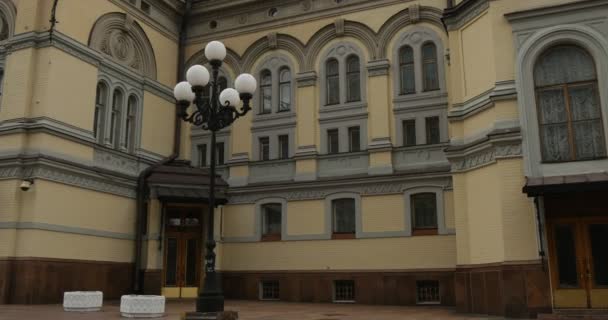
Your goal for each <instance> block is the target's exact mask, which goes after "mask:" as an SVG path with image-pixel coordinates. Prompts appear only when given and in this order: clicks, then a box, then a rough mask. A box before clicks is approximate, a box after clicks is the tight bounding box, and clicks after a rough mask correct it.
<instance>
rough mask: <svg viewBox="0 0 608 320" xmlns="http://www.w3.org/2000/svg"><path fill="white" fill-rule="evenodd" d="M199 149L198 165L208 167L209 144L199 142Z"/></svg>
mask: <svg viewBox="0 0 608 320" xmlns="http://www.w3.org/2000/svg"><path fill="white" fill-rule="evenodd" d="M197 149H198V166H199V167H206V166H207V145H206V144H199V145H198V147H197Z"/></svg>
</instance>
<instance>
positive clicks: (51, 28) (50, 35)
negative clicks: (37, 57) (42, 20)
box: [49, 0, 59, 43]
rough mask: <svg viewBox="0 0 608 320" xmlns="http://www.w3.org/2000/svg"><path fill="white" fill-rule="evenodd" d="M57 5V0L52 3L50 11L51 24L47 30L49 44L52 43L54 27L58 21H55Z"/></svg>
mask: <svg viewBox="0 0 608 320" xmlns="http://www.w3.org/2000/svg"><path fill="white" fill-rule="evenodd" d="M58 3H59V0H55V1H54V2H53V8H52V9H51V20H49V22H50V23H51V27H50V28H49V42H51V43H53V33H54V32H55V25H56V24H58V23H59V21H57V4H58Z"/></svg>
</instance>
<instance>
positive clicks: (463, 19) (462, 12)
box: [443, 0, 491, 31]
mask: <svg viewBox="0 0 608 320" xmlns="http://www.w3.org/2000/svg"><path fill="white" fill-rule="evenodd" d="M490 1H491V0H465V1H461V2H460V3H459V4H458V5H457V6H455V7H452V8H448V9H446V10H445V11H444V15H443V21H444V22H445V25H446V28H447V30H448V31H452V30H458V29H460V28H461V27H462V26H464V25H465V24H467V23H469V22H470V21H472V20H473V19H475V18H476V17H478V16H479V15H481V14H482V13H483V12H484V11H486V10H487V9H488V8H489V7H490Z"/></svg>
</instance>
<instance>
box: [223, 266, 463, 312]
mask: <svg viewBox="0 0 608 320" xmlns="http://www.w3.org/2000/svg"><path fill="white" fill-rule="evenodd" d="M336 280H352V281H353V282H354V286H355V302H356V303H361V304H377V305H416V303H417V299H416V298H417V297H416V287H417V282H418V281H427V280H433V281H438V282H439V288H440V289H439V295H440V304H441V305H445V306H453V305H454V303H455V298H454V272H453V271H452V270H450V271H433V270H429V271H415V272H405V271H404V272H395V271H383V270H379V271H353V272H290V271H284V272H223V273H222V281H223V285H224V295H225V297H226V299H246V300H258V299H259V298H260V283H261V281H278V282H279V287H280V290H279V294H280V299H279V300H281V301H289V302H320V303H330V302H333V300H334V290H333V285H334V281H336Z"/></svg>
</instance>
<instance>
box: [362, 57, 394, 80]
mask: <svg viewBox="0 0 608 320" xmlns="http://www.w3.org/2000/svg"><path fill="white" fill-rule="evenodd" d="M390 67H391V64H390V62H389V61H388V59H382V60H375V61H370V62H369V63H368V64H367V76H368V77H377V76H385V75H388V70H389V69H390Z"/></svg>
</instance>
